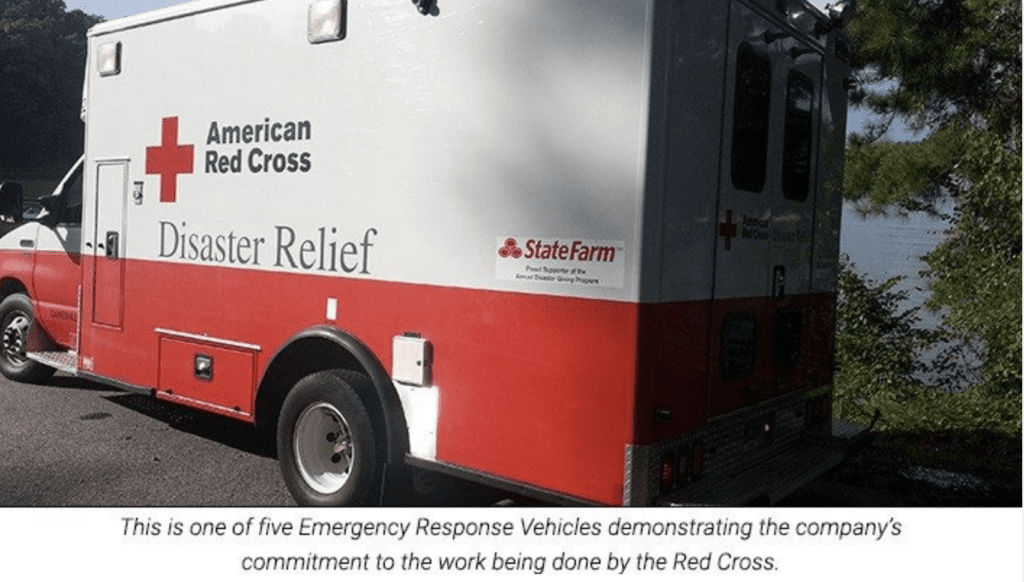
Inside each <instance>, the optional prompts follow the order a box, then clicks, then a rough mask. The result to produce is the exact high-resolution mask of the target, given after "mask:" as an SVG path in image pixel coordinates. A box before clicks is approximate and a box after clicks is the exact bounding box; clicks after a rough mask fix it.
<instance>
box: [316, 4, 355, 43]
mask: <svg viewBox="0 0 1024 582" xmlns="http://www.w3.org/2000/svg"><path fill="white" fill-rule="evenodd" d="M347 17H348V1H347V0H314V2H313V3H311V4H310V5H309V29H308V30H307V32H306V35H307V38H309V42H311V43H314V44H316V43H321V42H330V41H332V40H342V39H344V38H345V21H346V20H347Z"/></svg>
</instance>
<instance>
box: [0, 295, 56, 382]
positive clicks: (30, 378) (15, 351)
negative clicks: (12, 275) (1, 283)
mask: <svg viewBox="0 0 1024 582" xmlns="http://www.w3.org/2000/svg"><path fill="white" fill-rule="evenodd" d="M32 317H33V315H32V302H31V301H30V300H29V298H28V297H27V296H25V295H22V294H21V293H15V294H14V295H10V296H8V297H7V299H4V300H3V302H0V373H3V375H4V376H6V377H7V378H8V379H10V380H14V381H16V382H42V381H44V380H46V379H47V378H49V377H50V376H52V375H53V373H54V372H56V370H54V369H53V368H51V367H49V366H44V365H43V364H40V363H39V362H36V361H33V360H30V359H28V358H27V357H26V356H25V346H26V344H27V343H28V333H29V329H31V327H32Z"/></svg>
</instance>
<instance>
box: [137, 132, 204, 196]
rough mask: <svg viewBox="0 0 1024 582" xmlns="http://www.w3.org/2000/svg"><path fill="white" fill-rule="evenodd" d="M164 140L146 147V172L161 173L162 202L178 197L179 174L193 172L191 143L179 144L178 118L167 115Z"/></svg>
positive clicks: (162, 134)
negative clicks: (156, 144)
mask: <svg viewBox="0 0 1024 582" xmlns="http://www.w3.org/2000/svg"><path fill="white" fill-rule="evenodd" d="M161 138H162V141H161V143H160V145H158V146H149V147H147V148H146V173H147V174H160V202H174V201H175V200H177V198H178V174H191V173H192V159H193V155H192V150H193V147H192V146H191V145H178V118H177V117H165V118H164V121H163V131H162V132H161Z"/></svg>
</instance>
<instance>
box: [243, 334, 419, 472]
mask: <svg viewBox="0 0 1024 582" xmlns="http://www.w3.org/2000/svg"><path fill="white" fill-rule="evenodd" d="M353 351H358V352H360V354H359V356H357V355H356V354H355V353H353ZM336 368H337V369H345V370H352V371H355V372H359V373H361V374H364V375H366V376H367V377H368V378H369V379H370V382H371V384H372V385H373V387H374V388H375V393H371V394H359V396H360V398H362V400H363V404H364V406H366V410H367V412H369V413H370V419H371V421H372V423H373V428H374V430H375V431H376V432H377V434H378V435H380V436H381V437H382V438H384V441H385V442H386V445H387V446H386V447H385V451H384V452H385V454H386V457H387V461H388V462H391V463H400V462H402V461H403V460H404V458H405V452H406V451H408V449H409V433H408V430H406V424H405V415H404V413H403V412H402V407H401V404H400V403H399V401H398V395H397V394H396V393H395V390H394V387H393V386H392V385H391V381H390V378H389V377H388V375H387V373H386V372H384V369H383V367H382V366H381V365H380V363H379V362H378V361H377V359H376V358H375V357H373V355H372V353H371V352H370V351H369V350H368V349H366V348H365V347H364V346H363V345H362V344H361V343H359V342H357V341H356V340H354V339H352V338H351V337H349V336H347V335H344V334H341V333H340V332H337V331H336V330H333V329H332V330H325V329H316V330H312V333H307V334H305V335H303V334H300V335H299V336H298V337H296V338H295V339H293V340H292V341H291V342H290V343H289V344H287V346H286V347H284V348H282V349H281V350H280V351H279V352H278V353H277V354H275V355H274V356H273V358H272V359H271V362H270V365H269V366H268V367H267V371H266V373H265V374H264V375H263V379H262V381H261V382H260V385H259V389H258V391H257V393H256V424H257V426H259V427H260V428H262V429H265V430H274V429H276V427H277V419H278V415H279V414H280V412H281V405H282V404H283V403H284V399H285V397H286V396H288V392H289V391H290V390H291V389H292V387H293V386H295V384H296V383H297V382H298V381H299V380H301V379H302V378H305V377H306V376H308V375H310V374H313V373H315V372H319V371H322V370H328V369H336Z"/></svg>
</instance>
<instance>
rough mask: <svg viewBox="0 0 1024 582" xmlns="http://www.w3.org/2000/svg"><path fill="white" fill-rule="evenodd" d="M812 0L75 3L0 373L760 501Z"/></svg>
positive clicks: (817, 193)
mask: <svg viewBox="0 0 1024 582" xmlns="http://www.w3.org/2000/svg"><path fill="white" fill-rule="evenodd" d="M840 12H841V11H840V10H838V9H834V10H831V11H829V13H828V14H826V13H823V12H822V11H819V10H818V9H816V8H814V7H813V6H811V5H810V4H809V3H807V2H806V1H805V0H713V1H709V0H699V1H698V0H631V1H623V0H588V1H586V2H578V1H570V0H518V1H516V2H503V1H497V0H495V1H489V2H468V1H466V0H436V1H435V0H414V1H413V2H411V3H410V2H409V1H408V0H365V1H359V2H349V1H347V0H196V1H195V2H191V3H187V4H183V5H180V6H174V7H170V8H166V9H163V10H158V11H154V12H150V13H146V14H142V15H138V16H133V17H128V18H124V19H120V20H114V21H110V22H105V23H102V24H98V25H96V26H95V27H94V28H92V29H91V30H90V32H89V34H88V47H89V50H88V62H87V74H86V82H85V88H84V93H83V102H82V119H83V120H84V122H85V129H86V139H85V155H84V157H83V158H82V160H81V161H80V162H79V164H78V165H76V167H75V168H74V169H73V170H72V172H71V173H69V175H68V176H67V177H66V178H65V179H64V180H63V182H61V184H60V185H59V186H58V187H57V189H56V191H55V193H54V194H53V195H52V196H48V197H45V198H43V199H41V200H39V201H36V202H34V203H29V202H23V201H21V200H20V198H21V195H20V189H19V188H18V186H17V185H16V184H7V185H5V186H4V188H3V194H4V196H3V200H2V201H0V202H2V203H0V208H2V211H3V213H4V214H5V218H6V220H7V221H8V222H9V223H10V224H11V225H15V226H12V230H10V232H8V233H7V234H6V235H5V236H4V237H3V238H2V239H0V260H2V273H0V277H2V282H0V293H2V303H0V332H2V334H3V335H2V340H3V345H2V351H0V369H2V371H3V373H4V374H5V375H6V376H7V377H9V378H12V379H16V380H27V381H41V380H43V379H45V378H46V377H47V376H48V375H50V374H51V373H52V372H53V371H54V370H61V371H64V372H66V373H70V374H74V375H77V376H80V377H82V378H86V379H90V380H94V381H97V382H102V383H105V384H109V385H112V386H116V387H120V388H123V389H126V390H138V391H142V392H144V393H147V394H151V395H153V396H155V397H156V398H159V399H162V400H167V401H170V402H175V403H180V404H182V405H185V406H190V407H195V408H198V409H202V410H205V411H210V412H213V413H217V414H222V415H225V416H228V417H231V418H235V419H240V420H242V421H245V422H248V423H253V424H256V425H259V426H266V427H269V428H273V429H274V430H276V435H277V436H276V438H277V451H278V457H279V459H280V464H281V469H282V472H283V475H284V480H285V482H286V483H287V485H288V487H289V489H290V491H291V492H292V494H293V495H294V497H295V499H296V500H297V501H299V502H300V503H305V504H359V503H369V502H376V501H378V500H379V496H380V491H381V489H382V483H383V484H385V485H388V484H389V483H390V482H391V481H392V480H394V479H395V475H398V476H399V477H400V478H402V477H404V475H406V474H407V470H409V469H410V468H414V469H417V470H431V471H440V472H444V473H448V474H452V475H457V476H460V477H463V478H467V479H471V480H477V481H482V482H486V483H490V484H492V485H497V486H499V487H505V488H508V489H510V490H513V491H518V492H521V493H526V494H529V495H534V496H537V497H539V498H543V499H548V500H553V501H559V502H565V503H583V504H603V505H648V504H658V503H724V504H736V503H743V502H746V501H750V500H752V499H760V500H768V501H773V500H776V499H778V498H779V497H780V496H782V495H785V494H786V493H787V492H789V491H791V490H792V489H794V488H795V487H797V486H799V485H800V484H802V483H803V482H805V481H806V480H808V479H810V478H812V477H814V476H816V475H818V474H820V473H821V472H823V471H825V470H826V469H828V468H829V467H831V466H833V465H834V464H836V463H837V462H839V460H841V459H842V458H843V449H842V446H841V445H842V444H843V443H844V442H845V441H846V440H848V439H847V438H846V437H847V436H849V435H847V434H845V433H844V431H845V430H846V428H845V427H842V428H840V427H839V426H838V424H837V423H836V424H834V423H833V420H832V418H831V387H830V384H831V381H832V368H833V336H834V325H835V307H836V277H837V262H838V261H837V257H838V252H839V226H840V224H839V223H840V204H841V195H840V182H841V163H842V153H843V147H844V139H845V136H844V134H845V120H846V107H847V98H846V88H845V83H846V82H847V81H846V79H847V75H848V67H849V60H850V47H849V44H848V41H847V40H846V39H845V38H844V36H843V34H842V31H841V25H842V22H843V19H844V15H843V14H841V13H840Z"/></svg>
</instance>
